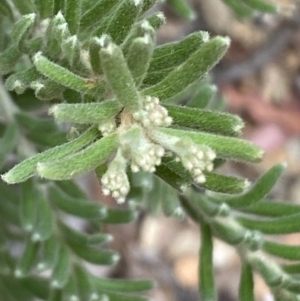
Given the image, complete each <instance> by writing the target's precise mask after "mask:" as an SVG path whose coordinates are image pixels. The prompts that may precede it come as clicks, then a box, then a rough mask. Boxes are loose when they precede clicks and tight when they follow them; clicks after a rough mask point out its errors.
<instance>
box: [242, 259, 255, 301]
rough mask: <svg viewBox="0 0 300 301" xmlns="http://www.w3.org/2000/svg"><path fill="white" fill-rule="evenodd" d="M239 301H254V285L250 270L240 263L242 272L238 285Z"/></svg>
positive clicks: (248, 266)
mask: <svg viewBox="0 0 300 301" xmlns="http://www.w3.org/2000/svg"><path fill="white" fill-rule="evenodd" d="M239 300H240V301H254V300H255V299H254V283H253V274H252V268H251V266H250V265H249V264H248V263H246V262H245V263H242V271H241V278H240V285H239Z"/></svg>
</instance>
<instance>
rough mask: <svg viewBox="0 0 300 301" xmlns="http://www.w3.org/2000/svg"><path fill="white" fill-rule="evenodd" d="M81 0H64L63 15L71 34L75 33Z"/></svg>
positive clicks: (77, 26)
mask: <svg viewBox="0 0 300 301" xmlns="http://www.w3.org/2000/svg"><path fill="white" fill-rule="evenodd" d="M81 2H82V1H81V0H65V9H64V12H65V16H66V21H67V23H68V26H69V30H70V32H71V34H72V35H74V34H77V31H78V29H79V23H80V16H81Z"/></svg>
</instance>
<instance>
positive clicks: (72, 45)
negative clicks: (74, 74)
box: [61, 35, 83, 68]
mask: <svg viewBox="0 0 300 301" xmlns="http://www.w3.org/2000/svg"><path fill="white" fill-rule="evenodd" d="M61 50H62V53H63V54H64V55H65V57H66V58H67V59H68V62H69V65H70V66H71V67H75V68H76V67H77V66H83V65H82V64H81V56H80V55H81V54H80V52H81V49H80V42H79V40H78V37H77V36H76V35H73V36H70V37H68V38H65V39H64V41H63V42H62V43H61Z"/></svg>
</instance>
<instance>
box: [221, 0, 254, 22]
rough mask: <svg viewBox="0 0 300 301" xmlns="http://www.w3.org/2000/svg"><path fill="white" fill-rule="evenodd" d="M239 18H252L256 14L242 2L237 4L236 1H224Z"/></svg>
mask: <svg viewBox="0 0 300 301" xmlns="http://www.w3.org/2000/svg"><path fill="white" fill-rule="evenodd" d="M223 2H224V3H226V4H227V5H228V6H229V7H230V8H231V9H232V10H233V11H234V13H235V14H237V16H239V17H241V18H248V17H252V16H253V14H254V12H253V10H252V9H251V8H250V7H248V6H247V5H245V4H244V3H243V2H242V1H239V2H237V1H236V0H223Z"/></svg>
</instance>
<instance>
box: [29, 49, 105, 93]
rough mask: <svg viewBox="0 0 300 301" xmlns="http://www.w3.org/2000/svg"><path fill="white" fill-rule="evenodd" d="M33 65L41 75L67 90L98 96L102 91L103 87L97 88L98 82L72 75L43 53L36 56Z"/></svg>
mask: <svg viewBox="0 0 300 301" xmlns="http://www.w3.org/2000/svg"><path fill="white" fill-rule="evenodd" d="M33 63H34V65H35V67H36V68H37V70H38V71H39V72H40V73H41V74H43V75H44V76H46V77H48V78H49V79H51V80H53V81H55V82H57V83H58V84H60V85H63V86H65V87H67V88H70V89H73V90H75V91H78V92H81V93H87V94H90V95H96V94H97V92H98V93H99V91H100V90H101V89H102V87H99V86H97V85H98V84H97V82H95V81H94V80H93V79H87V78H83V77H80V76H79V75H76V74H75V73H72V72H71V71H69V70H67V69H66V68H64V67H62V66H60V65H57V64H56V63H53V62H51V61H50V60H48V59H47V58H46V57H44V56H43V55H42V54H41V52H38V53H37V54H35V56H34V57H33ZM99 89H100V90H99Z"/></svg>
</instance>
